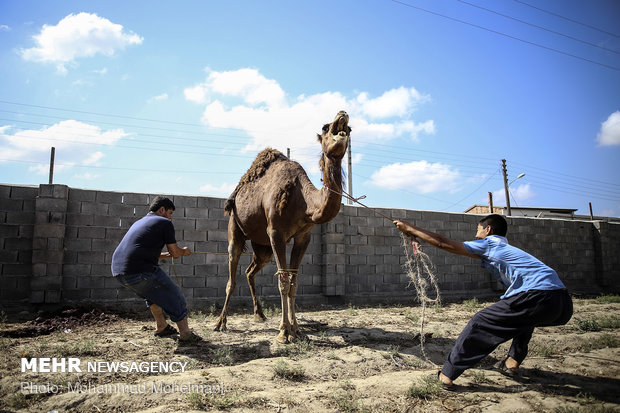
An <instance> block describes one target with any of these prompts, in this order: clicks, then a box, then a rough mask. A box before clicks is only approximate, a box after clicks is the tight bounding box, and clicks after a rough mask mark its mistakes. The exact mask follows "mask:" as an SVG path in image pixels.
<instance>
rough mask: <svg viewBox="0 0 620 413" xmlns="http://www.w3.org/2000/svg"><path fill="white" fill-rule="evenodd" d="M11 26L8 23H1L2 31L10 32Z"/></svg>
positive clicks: (0, 28) (0, 29)
mask: <svg viewBox="0 0 620 413" xmlns="http://www.w3.org/2000/svg"><path fill="white" fill-rule="evenodd" d="M10 31H11V28H10V27H9V26H7V25H6V24H0V32H10Z"/></svg>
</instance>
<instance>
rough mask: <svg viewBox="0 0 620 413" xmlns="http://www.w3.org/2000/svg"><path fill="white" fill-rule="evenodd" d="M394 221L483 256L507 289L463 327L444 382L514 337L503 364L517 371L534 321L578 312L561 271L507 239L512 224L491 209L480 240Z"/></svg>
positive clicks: (558, 321)
mask: <svg viewBox="0 0 620 413" xmlns="http://www.w3.org/2000/svg"><path fill="white" fill-rule="evenodd" d="M394 225H396V227H397V228H398V229H399V230H401V231H402V232H404V233H405V234H407V235H410V236H414V237H418V238H420V239H422V240H423V241H425V242H428V243H429V244H431V245H433V246H435V247H437V248H441V249H443V250H446V251H448V252H451V253H453V254H460V255H466V256H468V257H471V258H477V259H480V260H481V261H482V266H483V267H484V268H486V269H488V270H489V271H490V272H491V273H492V274H493V275H494V276H495V277H496V278H497V279H498V280H500V281H501V282H502V283H503V284H504V285H505V286H506V287H507V290H506V292H505V293H504V295H502V296H501V297H500V298H501V300H500V301H499V302H497V303H495V304H493V305H491V306H489V307H487V308H485V309H483V310H481V311H479V312H478V313H476V314H475V315H474V317H473V318H472V319H471V320H470V322H469V323H468V324H467V326H466V327H465V329H463V331H462V332H461V334H460V336H459V337H458V339H457V340H456V343H455V345H454V347H453V348H452V351H451V352H450V354H449V355H448V359H447V360H446V362H445V364H444V365H443V368H442V369H441V372H440V373H439V374H438V378H439V381H440V382H441V383H442V384H443V385H444V386H445V387H450V386H452V385H453V380H455V379H456V378H457V377H459V376H460V375H461V374H462V373H463V372H464V371H465V370H467V369H469V368H472V367H474V366H475V365H476V364H477V363H478V362H479V361H480V360H482V359H483V358H484V357H486V356H487V355H489V354H490V353H491V352H492V351H493V350H494V349H495V348H496V347H497V346H499V345H500V344H501V343H504V342H506V341H508V340H512V344H511V347H510V350H509V351H508V355H507V357H506V358H505V359H504V360H502V361H501V362H500V364H499V365H498V368H499V369H500V371H501V372H502V373H505V374H509V375H514V374H516V373H518V371H519V365H520V364H521V363H522V362H523V360H524V359H525V357H526V356H527V351H528V343H529V341H530V339H531V338H532V333H533V332H534V328H535V327H542V326H557V325H563V324H566V323H567V322H568V320H570V318H571V317H572V315H573V303H572V300H571V298H570V295H569V294H568V292H567V291H566V288H565V287H564V284H563V283H562V281H560V278H559V277H558V275H557V273H556V272H555V271H554V270H553V269H551V268H550V267H548V266H547V265H545V264H543V263H542V262H541V261H539V260H538V259H536V258H535V257H533V256H531V255H530V254H528V253H526V252H525V251H522V250H520V249H519V248H516V247H513V246H511V245H510V244H508V241H507V240H506V232H507V230H508V224H507V223H506V220H505V219H504V217H503V216H501V215H497V214H492V215H488V216H486V217H484V218H483V219H481V220H480V221H479V223H478V229H477V232H476V240H475V241H467V242H458V241H453V240H451V239H449V238H446V237H444V236H442V235H439V234H435V233H433V232H430V231H426V230H424V229H422V228H418V227H416V226H413V225H411V224H410V223H408V222H404V221H394Z"/></svg>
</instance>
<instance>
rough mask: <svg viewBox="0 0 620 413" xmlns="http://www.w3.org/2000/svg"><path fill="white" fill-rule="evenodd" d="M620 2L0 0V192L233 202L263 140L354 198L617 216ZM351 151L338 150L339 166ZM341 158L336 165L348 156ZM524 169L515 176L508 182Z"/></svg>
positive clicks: (378, 203)
mask: <svg viewBox="0 0 620 413" xmlns="http://www.w3.org/2000/svg"><path fill="white" fill-rule="evenodd" d="M618 22H620V2H618V1H617V0H592V1H587V2H586V1H582V0H493V1H491V0H467V1H465V0H434V1H432V0H399V1H395V0H368V1H360V0H349V1H346V0H343V1H327V0H325V1H324V0H316V1H315V0H313V1H309V2H290V1H276V0H265V1H235V0H231V1H207V0H205V1H183V0H181V1H177V2H174V3H170V2H164V1H149V2H143V1H142V2H139V1H117V0H105V1H104V0H94V1H88V2H84V1H71V0H67V1H62V2H51V1H43V0H40V1H38V0H37V1H34V0H33V1H29V0H25V1H24V0H0V59H1V61H2V64H1V65H0V147H1V148H2V149H1V151H0V183H5V184H18V185H39V184H45V183H48V180H49V169H50V168H49V162H50V152H51V148H52V147H54V148H55V166H54V175H53V181H54V183H57V184H65V185H68V186H70V187H72V188H85V189H96V190H105V191H120V192H139V193H152V194H163V195H201V196H216V197H228V195H229V194H230V193H231V191H232V190H233V189H234V187H235V186H236V184H237V182H238V180H239V178H240V177H241V176H242V175H243V173H244V172H245V171H246V170H247V168H248V167H249V166H250V164H251V163H252V160H253V159H254V158H255V156H256V154H257V153H258V152H260V151H261V150H262V149H264V148H266V147H273V148H276V149H278V150H280V151H282V152H284V153H287V150H288V151H290V157H291V158H292V159H294V160H296V161H298V162H300V163H301V164H302V165H303V167H304V168H305V170H306V171H307V173H308V175H309V176H310V178H311V180H312V182H313V183H314V184H315V185H316V186H317V187H320V186H321V181H320V173H319V169H318V161H319V158H320V153H321V149H320V146H319V143H318V142H317V140H316V136H317V133H319V132H320V131H321V128H322V126H323V125H324V124H325V123H329V122H331V121H332V119H333V118H334V116H335V115H336V113H337V112H338V111H340V110H345V111H347V112H348V114H349V116H350V122H349V125H350V126H351V128H352V132H351V155H352V160H353V163H352V173H351V176H352V182H353V183H352V188H349V190H350V191H351V192H352V194H353V196H354V197H361V196H366V198H365V199H364V200H363V201H362V202H364V203H365V204H366V205H369V206H375V207H392V208H408V209H415V210H435V211H450V212H462V211H465V210H466V209H468V208H469V207H471V206H473V205H475V204H487V203H488V199H489V195H488V193H489V192H491V193H492V194H493V202H494V204H495V205H496V206H503V205H505V204H506V201H505V191H504V180H503V176H502V159H505V160H506V171H507V179H508V182H509V192H510V195H511V198H510V203H511V206H512V207H513V208H514V207H519V206H528V207H542V208H570V209H577V213H578V214H584V215H588V214H589V204H590V203H591V205H592V209H593V212H594V214H595V215H602V216H613V217H620V180H619V179H618V178H620V23H618ZM345 160H346V158H345ZM343 166H345V169H346V163H343ZM521 174H525V175H524V176H522V177H521V178H517V177H518V176H520V175H521Z"/></svg>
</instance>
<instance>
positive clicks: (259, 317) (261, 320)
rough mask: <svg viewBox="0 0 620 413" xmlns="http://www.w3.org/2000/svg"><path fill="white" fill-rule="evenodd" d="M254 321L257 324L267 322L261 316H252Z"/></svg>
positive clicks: (265, 318)
mask: <svg viewBox="0 0 620 413" xmlns="http://www.w3.org/2000/svg"><path fill="white" fill-rule="evenodd" d="M254 321H256V322H257V323H263V322H265V321H267V317H265V316H264V315H263V314H254Z"/></svg>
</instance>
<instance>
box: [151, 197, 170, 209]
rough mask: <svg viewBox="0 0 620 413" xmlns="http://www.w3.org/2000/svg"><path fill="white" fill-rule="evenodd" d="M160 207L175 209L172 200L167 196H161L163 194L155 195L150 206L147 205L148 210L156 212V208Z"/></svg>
mask: <svg viewBox="0 0 620 413" xmlns="http://www.w3.org/2000/svg"><path fill="white" fill-rule="evenodd" d="M161 207H164V208H165V209H166V211H167V210H169V209H171V210H173V211H174V210H175V207H174V204H173V203H172V201H171V200H170V199H169V198H166V197H163V196H156V197H155V199H153V202H151V206H150V207H149V211H151V212H157V210H158V209H159V208H161Z"/></svg>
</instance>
